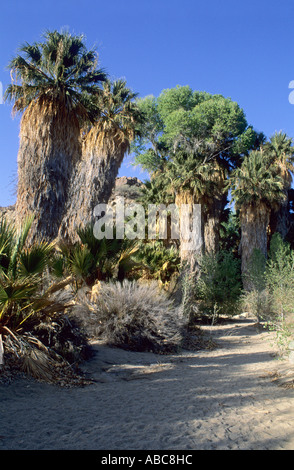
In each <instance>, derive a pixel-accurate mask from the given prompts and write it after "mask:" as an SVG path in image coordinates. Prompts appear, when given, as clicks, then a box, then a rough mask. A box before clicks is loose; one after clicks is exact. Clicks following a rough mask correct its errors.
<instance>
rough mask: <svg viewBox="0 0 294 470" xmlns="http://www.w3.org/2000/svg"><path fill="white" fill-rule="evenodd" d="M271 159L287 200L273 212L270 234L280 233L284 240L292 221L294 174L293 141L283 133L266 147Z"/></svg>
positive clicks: (271, 139) (277, 134) (273, 137)
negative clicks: (290, 205)
mask: <svg viewBox="0 0 294 470" xmlns="http://www.w3.org/2000/svg"><path fill="white" fill-rule="evenodd" d="M264 150H265V152H267V154H268V156H269V158H270V159H271V160H272V162H273V164H274V165H276V166H277V170H278V174H279V175H280V177H281V178H282V179H283V182H284V191H285V200H284V201H283V202H282V203H281V204H280V205H279V207H278V208H277V210H275V211H272V213H271V219H270V232H271V233H272V234H273V233H275V232H279V233H280V234H281V235H282V237H283V238H285V236H286V235H287V233H288V231H289V229H290V225H291V220H290V211H289V207H288V206H289V191H290V189H291V183H292V174H293V173H294V148H293V140H292V139H291V138H289V137H287V135H286V134H285V133H283V132H276V133H275V134H274V135H273V136H272V137H271V138H270V141H269V142H268V143H266V144H265V146H264Z"/></svg>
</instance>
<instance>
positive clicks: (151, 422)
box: [0, 319, 294, 451]
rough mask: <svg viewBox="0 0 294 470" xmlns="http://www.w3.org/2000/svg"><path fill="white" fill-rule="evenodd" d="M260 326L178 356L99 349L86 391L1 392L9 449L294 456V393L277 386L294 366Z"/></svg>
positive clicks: (238, 325)
mask: <svg viewBox="0 0 294 470" xmlns="http://www.w3.org/2000/svg"><path fill="white" fill-rule="evenodd" d="M253 323H254V322H253V321H252V320H249V319H245V320H244V319H243V320H236V321H235V322H232V323H229V324H223V325H218V326H214V327H213V328H210V327H206V329H207V331H208V332H212V335H213V338H214V340H216V341H217V348H215V349H213V350H201V351H193V352H192V351H182V352H181V353H180V354H177V355H171V356H159V355H155V354H152V353H137V352H129V351H123V350H120V349H116V348H110V347H107V346H105V345H103V344H102V343H99V342H96V343H93V348H94V349H95V355H94V357H93V358H92V359H91V360H90V361H88V362H87V363H85V364H83V371H84V373H85V374H86V375H87V376H88V377H91V378H93V379H94V382H93V383H92V384H90V385H86V386H84V387H75V388H62V387H58V386H56V385H48V384H45V383H38V382H35V381H33V380H23V379H17V380H15V381H13V382H12V383H10V384H2V385H0V420H1V421H0V422H1V429H0V434H1V436H0V450H10V449H11V450H100V449H103V450H106V449H111V450H150V451H151V450H169V451H171V450H180V449H181V450H293V449H294V389H293V388H285V387H282V386H280V384H279V382H278V381H276V380H273V379H274V378H275V377H276V375H275V374H276V372H278V373H279V371H283V370H284V371H285V367H286V368H287V367H289V364H288V362H287V361H286V362H284V361H281V360H277V358H276V356H275V354H274V353H275V345H274V344H273V343H272V341H271V335H272V333H269V332H266V331H264V330H262V331H261V332H260V331H259V330H258V329H257V328H256V326H254V324H253Z"/></svg>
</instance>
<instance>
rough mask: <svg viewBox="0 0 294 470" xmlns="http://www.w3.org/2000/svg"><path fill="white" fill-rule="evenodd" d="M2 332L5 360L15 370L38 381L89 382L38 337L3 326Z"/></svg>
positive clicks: (56, 382)
mask: <svg viewBox="0 0 294 470" xmlns="http://www.w3.org/2000/svg"><path fill="white" fill-rule="evenodd" d="M3 333H4V341H3V343H4V349H5V352H6V355H7V356H8V358H9V359H8V360H7V361H8V363H12V364H13V368H14V370H15V371H19V372H24V373H25V375H28V376H30V377H32V378H34V379H36V380H38V381H45V382H46V383H52V384H59V385H62V386H69V385H82V384H86V383H89V381H86V380H85V379H84V378H83V377H82V376H81V375H79V374H77V373H76V372H75V371H74V370H73V368H72V366H71V365H70V363H69V362H68V361H66V360H65V359H64V358H63V357H62V356H60V355H59V354H57V353H56V351H54V350H53V349H51V348H49V347H46V346H45V345H44V344H43V343H42V342H41V341H40V340H39V339H38V338H36V337H34V336H32V335H30V334H25V335H18V334H16V333H12V332H11V331H10V330H9V329H8V328H5V327H4V328H3Z"/></svg>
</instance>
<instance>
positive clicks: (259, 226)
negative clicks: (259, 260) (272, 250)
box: [240, 204, 270, 290]
mask: <svg viewBox="0 0 294 470" xmlns="http://www.w3.org/2000/svg"><path fill="white" fill-rule="evenodd" d="M269 220H270V209H269V208H268V207H267V206H266V205H265V204H259V205H258V206H256V205H250V206H246V208H245V207H244V208H242V209H241V211H240V222H241V244H240V246H241V257H242V261H241V269H242V278H243V287H244V289H245V290H251V289H252V284H251V282H250V278H249V274H250V263H251V259H252V254H253V252H254V249H257V250H260V251H261V252H262V253H263V254H264V256H265V257H266V256H267V229H268V225H269Z"/></svg>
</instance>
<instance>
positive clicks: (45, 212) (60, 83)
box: [5, 31, 106, 241]
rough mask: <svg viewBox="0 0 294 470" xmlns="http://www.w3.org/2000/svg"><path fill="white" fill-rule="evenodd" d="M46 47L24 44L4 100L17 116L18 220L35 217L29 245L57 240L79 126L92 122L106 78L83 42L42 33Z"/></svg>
mask: <svg viewBox="0 0 294 470" xmlns="http://www.w3.org/2000/svg"><path fill="white" fill-rule="evenodd" d="M44 39H45V40H44V42H39V43H34V44H32V45H30V44H27V43H26V44H24V45H23V46H22V47H21V48H20V55H17V56H16V57H15V58H14V59H12V61H11V62H10V64H9V68H10V69H11V75H12V78H13V80H12V84H11V85H9V86H8V88H7V90H6V96H5V98H6V99H8V100H12V101H14V106H13V111H14V112H21V113H23V114H22V118H21V129H20V147H19V153H18V189H17V203H16V214H17V219H18V222H19V225H20V223H21V222H22V221H23V220H24V218H26V217H27V216H28V215H29V214H31V213H32V214H34V229H33V230H32V232H31V241H34V240H35V239H37V240H39V239H46V240H51V239H53V238H55V237H56V236H57V234H58V229H59V225H60V222H61V219H62V216H63V212H64V205H65V202H66V200H67V197H68V183H69V180H70V177H71V175H72V173H73V169H74V167H75V165H76V164H77V162H78V161H79V160H80V158H81V152H82V149H81V125H82V123H84V122H85V121H89V120H91V119H93V116H94V110H96V107H95V105H94V103H93V100H92V96H93V94H95V95H97V94H98V93H99V90H100V86H101V82H102V81H104V80H105V79H106V75H105V73H104V72H103V71H102V70H100V69H97V53H96V52H95V51H94V50H87V49H86V46H85V44H84V37H83V36H73V35H71V34H69V33H67V32H66V33H59V32H57V31H53V32H49V31H48V32H46V33H45V34H44Z"/></svg>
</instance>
